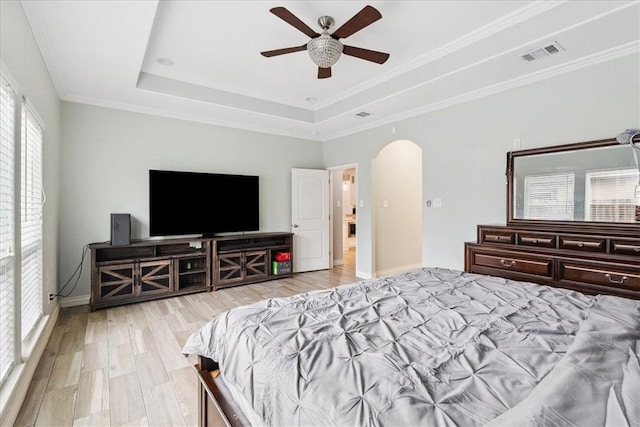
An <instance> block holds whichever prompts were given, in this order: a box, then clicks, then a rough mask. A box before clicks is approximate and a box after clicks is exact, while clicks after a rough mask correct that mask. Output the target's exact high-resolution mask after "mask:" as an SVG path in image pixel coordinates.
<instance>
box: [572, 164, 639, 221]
mask: <svg viewBox="0 0 640 427" xmlns="http://www.w3.org/2000/svg"><path fill="white" fill-rule="evenodd" d="M637 184H638V170H636V169H617V170H604V171H591V172H587V175H586V197H585V204H586V206H585V211H586V219H587V220H588V221H606V222H635V209H636V199H635V187H636V185H637Z"/></svg>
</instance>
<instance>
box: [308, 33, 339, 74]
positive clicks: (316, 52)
mask: <svg viewBox="0 0 640 427" xmlns="http://www.w3.org/2000/svg"><path fill="white" fill-rule="evenodd" d="M342 49H343V46H342V43H340V42H339V41H338V40H336V39H334V38H333V37H331V35H330V34H329V33H327V32H324V33H322V34H320V36H319V37H316V38H313V39H311V40H309V42H308V43H307V52H309V57H310V58H311V60H312V61H313V63H314V64H316V65H317V66H318V67H320V68H331V67H332V66H333V64H335V63H336V62H338V59H340V55H341V54H342Z"/></svg>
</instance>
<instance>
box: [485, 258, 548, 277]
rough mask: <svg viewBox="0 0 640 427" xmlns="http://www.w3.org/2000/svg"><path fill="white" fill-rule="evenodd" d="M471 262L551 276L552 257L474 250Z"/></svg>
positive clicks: (506, 269)
mask: <svg viewBox="0 0 640 427" xmlns="http://www.w3.org/2000/svg"><path fill="white" fill-rule="evenodd" d="M473 263H474V264H475V265H477V266H481V267H489V268H497V269H500V270H505V271H514V272H518V273H526V274H533V275H536V276H543V277H549V278H550V277H552V276H553V259H550V258H544V257H536V256H529V255H524V254H518V253H503V254H500V253H490V252H474V253H473Z"/></svg>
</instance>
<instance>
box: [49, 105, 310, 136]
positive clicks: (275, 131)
mask: <svg viewBox="0 0 640 427" xmlns="http://www.w3.org/2000/svg"><path fill="white" fill-rule="evenodd" d="M61 99H62V100H63V101H67V102H74V103H77V104H87V105H93V106H95V107H103V108H110V109H113V110H122V111H129V112H132V113H140V114H147V115H151V116H158V117H165V118H168V119H177V120H184V121H188V122H196V123H204V124H208V125H213V126H220V127H226V128H231V129H238V130H244V131H249V132H258V133H266V134H271V135H280V136H286V137H290V138H296V139H304V140H308V141H318V142H321V141H322V139H321V138H320V135H306V134H303V133H302V132H292V131H286V130H283V129H280V128H272V127H266V126H255V125H251V124H249V122H248V121H243V122H242V123H237V122H233V121H225V120H216V119H213V118H211V117H206V116H198V115H195V114H186V113H178V112H175V111H169V110H163V109H159V108H152V107H143V106H140V105H134V104H126V103H121V102H113V101H105V100H102V99H97V98H90V97H84V96H77V95H67V96H65V97H64V98H61ZM240 111H241V110H240Z"/></svg>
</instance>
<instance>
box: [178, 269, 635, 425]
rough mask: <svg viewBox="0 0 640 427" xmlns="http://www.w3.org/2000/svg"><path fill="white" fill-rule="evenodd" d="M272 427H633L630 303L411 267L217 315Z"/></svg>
mask: <svg viewBox="0 0 640 427" xmlns="http://www.w3.org/2000/svg"><path fill="white" fill-rule="evenodd" d="M183 353H185V354H198V355H203V356H206V357H209V358H211V359H214V360H216V361H218V362H219V363H220V366H221V371H222V373H223V378H224V380H225V381H226V382H227V383H229V384H231V385H232V386H233V387H235V388H236V390H238V391H239V392H240V393H242V395H243V396H244V397H245V399H246V400H247V401H248V402H249V403H250V404H251V405H252V407H253V410H254V412H255V413H256V414H257V415H258V416H259V417H261V418H262V420H263V422H264V424H265V425H271V426H323V427H325V426H419V425H420V426H464V427H467V426H480V425H489V426H580V427H587V426H612V427H613V426H615V427H618V426H640V363H639V358H640V301H634V300H629V299H625V298H620V297H613V296H597V297H593V296H586V295H583V294H581V293H578V292H572V291H568V290H563V289H556V288H551V287H546V286H539V285H535V284H532V283H523V282H516V281H510V280H505V279H501V278H494V277H487V276H481V275H476V274H469V273H462V272H459V271H452V270H446V269H438V268H424V269H419V270H414V271H410V272H407V273H404V274H401V275H397V276H393V277H388V278H383V279H374V280H368V281H364V282H360V283H356V284H353V285H347V286H341V287H337V288H333V289H330V290H324V291H317V292H310V293H306V294H301V295H297V296H293V297H289V298H273V299H268V300H264V301H261V302H259V303H256V304H252V305H248V306H243V307H238V308H235V309H232V310H229V311H227V312H225V313H222V314H220V315H218V316H216V317H215V318H214V319H213V320H211V321H210V322H209V323H207V324H205V325H204V326H203V327H202V328H201V329H200V330H199V331H196V332H195V333H193V334H192V335H191V337H190V338H189V339H188V341H187V343H186V344H185V346H184V349H183Z"/></svg>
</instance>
